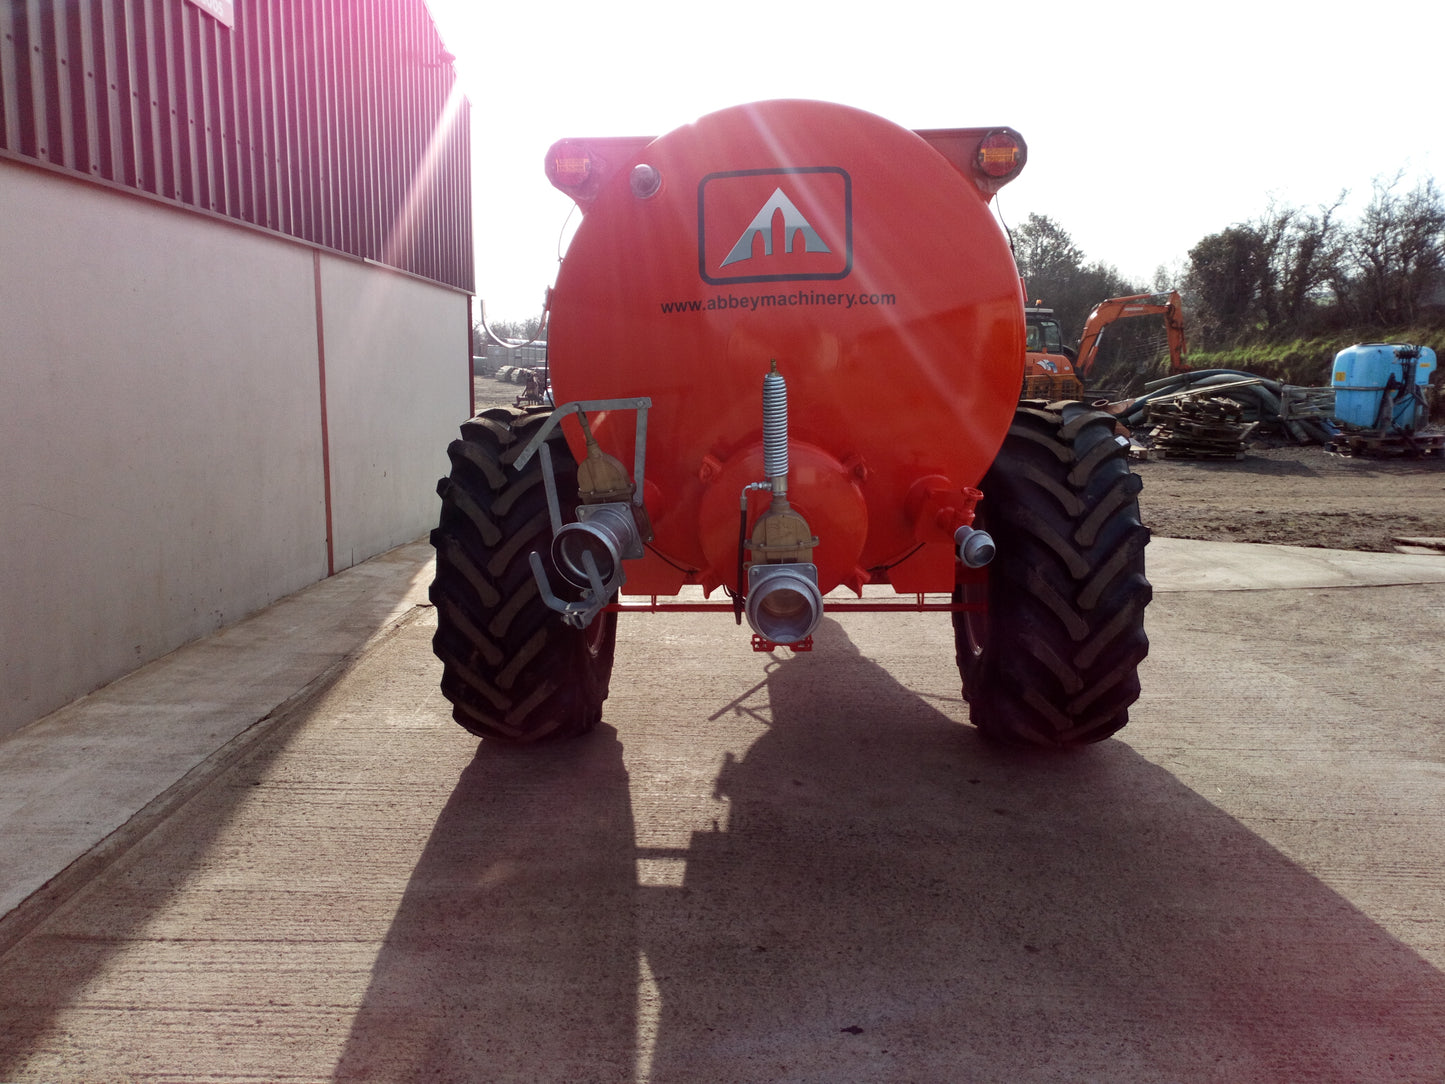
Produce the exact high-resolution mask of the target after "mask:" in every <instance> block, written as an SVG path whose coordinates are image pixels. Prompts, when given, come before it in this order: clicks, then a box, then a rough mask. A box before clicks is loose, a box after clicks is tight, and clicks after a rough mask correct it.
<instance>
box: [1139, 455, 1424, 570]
mask: <svg viewBox="0 0 1445 1084" xmlns="http://www.w3.org/2000/svg"><path fill="white" fill-rule="evenodd" d="M1134 470H1135V472H1136V473H1137V474H1138V475H1139V476H1140V477H1141V478H1143V479H1144V491H1143V493H1142V494H1140V497H1139V505H1140V509H1141V511H1142V513H1143V516H1144V522H1145V523H1147V524H1148V525H1149V526H1150V527H1151V528H1152V529H1153V531H1154V533H1155V534H1156V535H1165V536H1168V537H1171V538H1197V539H1204V540H1206V541H1212V542H1274V543H1279V544H1282V545H1289V546H1324V547H1327V548H1329V549H1345V550H1370V551H1375V552H1391V551H1394V550H1395V549H1397V548H1398V545H1399V544H1398V542H1397V539H1400V538H1413V537H1435V538H1440V537H1445V458H1442V457H1441V456H1439V455H1435V456H1426V457H1423V458H1419V459H1405V458H1395V459H1381V458H1368V459H1366V458H1355V457H1349V456H1340V455H1335V454H1333V453H1331V452H1328V451H1326V450H1325V449H1324V448H1321V447H1317V446H1305V447H1299V446H1295V445H1281V444H1264V443H1260V444H1254V445H1251V446H1250V447H1249V448H1248V449H1247V452H1246V455H1245V457H1244V458H1243V459H1239V460H1222V461H1207V460H1188V459H1154V460H1147V461H1144V462H1139V463H1136V464H1135V465H1134Z"/></svg>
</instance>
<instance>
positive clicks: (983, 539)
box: [953, 527, 998, 568]
mask: <svg viewBox="0 0 1445 1084" xmlns="http://www.w3.org/2000/svg"><path fill="white" fill-rule="evenodd" d="M953 544H954V546H955V547H956V548H957V549H958V559H959V560H960V561H962V562H963V563H964V564H965V565H967V566H968V567H969V568H982V567H983V566H984V565H986V564H988V563H989V562H990V561H992V560H993V555H994V554H995V553H996V552H997V551H998V547H997V546H995V545H994V544H993V538H992V536H991V535H990V534H989V533H988V532H987V531H976V530H974V529H973V528H972V527H960V528H959V529H958V530H956V531H954V532H953Z"/></svg>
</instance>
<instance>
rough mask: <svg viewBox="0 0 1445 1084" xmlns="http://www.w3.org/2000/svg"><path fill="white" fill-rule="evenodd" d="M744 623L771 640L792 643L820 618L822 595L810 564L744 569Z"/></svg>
mask: <svg viewBox="0 0 1445 1084" xmlns="http://www.w3.org/2000/svg"><path fill="white" fill-rule="evenodd" d="M747 615H748V624H749V625H751V626H752V629H753V631H754V632H756V633H757V634H758V635H759V636H761V637H762V638H763V639H765V640H768V641H771V642H772V643H775V644H796V643H801V642H802V641H804V640H806V639H807V638H808V637H809V636H811V635H813V630H814V629H816V628H817V627H818V622H819V621H821V620H822V619H823V595H822V592H820V591H819V590H818V568H817V566H816V565H813V564H802V563H798V564H782V565H753V566H752V567H751V568H749V569H748V603H747Z"/></svg>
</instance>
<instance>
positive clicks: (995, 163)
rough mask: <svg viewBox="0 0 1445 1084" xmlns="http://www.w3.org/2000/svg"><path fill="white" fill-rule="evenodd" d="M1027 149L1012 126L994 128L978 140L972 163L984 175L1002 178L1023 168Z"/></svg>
mask: <svg viewBox="0 0 1445 1084" xmlns="http://www.w3.org/2000/svg"><path fill="white" fill-rule="evenodd" d="M1027 157H1028V150H1027V148H1026V147H1025V146H1024V141H1023V138H1022V137H1021V136H1020V135H1019V134H1018V133H1017V132H1015V131H1014V130H1013V129H1012V128H995V129H994V130H993V131H991V132H989V133H988V135H986V136H984V137H983V139H981V140H979V144H978V153H977V155H976V156H975V158H974V163H975V165H977V167H978V171H979V172H980V173H982V174H983V175H984V176H985V177H992V178H995V179H997V180H1004V179H1006V178H1009V177H1012V176H1013V175H1014V174H1016V173H1017V172H1018V171H1019V170H1021V169H1023V168H1024V160H1025V159H1026V158H1027Z"/></svg>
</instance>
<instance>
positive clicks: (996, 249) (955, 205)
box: [548, 101, 1024, 595]
mask: <svg viewBox="0 0 1445 1084" xmlns="http://www.w3.org/2000/svg"><path fill="white" fill-rule="evenodd" d="M585 144H586V141H585V140H579V141H575V142H574V143H573V144H572V146H574V147H575V146H578V145H582V146H585ZM599 145H602V146H606V147H607V148H608V149H610V150H613V151H615V149H616V148H617V147H618V146H623V147H626V148H627V149H628V151H629V155H630V156H629V157H626V158H625V159H623V160H619V161H613V162H609V163H608V164H607V165H608V174H607V175H606V176H605V177H603V178H602V179H601V181H600V184H599V185H598V187H597V189H596V192H595V196H594V195H593V193H591V192H588V193H587V195H586V198H585V199H584V200H583V201H582V203H583V207H584V210H585V211H586V213H585V215H584V217H583V220H582V222H581V224H580V226H579V227H578V229H577V232H576V235H575V237H574V238H573V240H572V243H571V246H570V247H569V249H568V251H567V255H566V259H565V260H564V261H563V263H562V268H561V271H560V273H559V274H558V278H557V284H556V288H555V290H554V293H553V296H552V302H551V318H550V320H551V326H550V333H549V350H548V352H549V355H550V358H551V366H552V381H553V386H554V390H555V395H556V400H557V402H558V403H563V402H570V401H573V400H585V399H606V398H619V397H632V396H643V395H646V396H650V397H651V398H652V402H653V408H652V410H651V411H650V412H649V415H648V432H647V470H646V483H647V484H646V493H645V497H646V503H647V507H648V510H649V512H650V513H651V516H652V523H653V527H654V530H655V532H656V540H655V543H654V547H653V548H654V549H655V551H656V554H651V553H650V554H649V555H648V556H647V557H646V558H644V559H643V560H641V561H637V562H633V563H631V564H630V565H629V567H628V574H627V575H628V583H627V588H626V590H627V591H628V593H630V594H632V593H635V594H659V595H664V594H673V593H675V592H676V591H677V590H678V589H679V588H680V587H681V586H682V584H683V583H684V582H695V583H701V584H702V585H703V586H704V587H705V588H707V589H709V590H711V589H713V588H716V587H718V586H732V585H733V583H734V581H735V578H736V564H737V542H738V515H739V500H740V494H741V492H742V489H743V487H744V486H745V485H747V484H748V483H749V482H755V481H762V480H763V478H764V475H763V454H762V385H763V376H764V374H765V373H767V371H768V367H769V363H770V362H771V361H773V360H776V361H777V365H778V370H779V372H781V373H782V375H783V376H784V377H785V378H786V380H787V385H788V417H789V435H790V441H789V448H790V460H791V461H790V471H789V491H788V492H789V497H790V499H791V501H792V503H793V506H794V507H795V508H796V509H797V510H798V511H800V512H801V513H802V514H803V515H804V516H805V517H806V518H807V520H808V523H809V525H810V527H811V529H812V532H813V534H814V535H816V536H817V538H818V545H817V548H816V549H815V551H814V561H815V563H816V564H817V566H818V574H819V581H820V586H821V588H822V590H824V591H825V592H826V591H829V590H831V589H833V588H835V587H837V586H840V585H843V586H848V587H853V588H858V587H860V586H861V584H862V583H864V582H869V581H872V582H888V583H891V584H893V586H894V587H895V589H896V590H898V591H900V592H914V591H948V590H950V589H951V588H952V586H953V581H954V563H953V553H952V545H951V533H952V529H953V524H954V520H950V511H951V509H954V508H955V507H956V506H958V505H960V504H964V505H966V500H964V499H963V498H962V497H960V498H959V499H957V500H950V499H949V494H950V493H952V492H957V491H959V490H962V489H963V488H964V487H969V486H974V485H977V483H978V481H979V479H980V478H982V476H983V474H984V471H985V470H986V469H987V468H988V466H989V464H990V463H991V462H992V460H993V457H994V455H995V453H996V452H997V450H998V447H999V445H1000V444H1001V442H1002V440H1003V436H1004V433H1005V431H1006V430H1007V428H1008V425H1009V423H1010V420H1011V419H1012V417H1013V412H1014V408H1015V405H1016V403H1017V401H1018V393H1019V387H1020V384H1021V381H1022V374H1023V356H1024V318H1023V297H1022V293H1021V288H1020V285H1019V279H1018V273H1017V271H1016V269H1015V266H1014V262H1013V258H1012V256H1011V254H1010V252H1009V248H1008V244H1007V242H1006V240H1005V238H1004V236H1003V233H1002V230H1001V229H1000V228H999V227H998V225H997V224H996V223H995V221H994V219H993V217H992V215H991V214H990V212H989V210H988V206H987V197H986V196H985V195H984V194H983V193H982V192H981V191H980V190H979V188H978V186H977V185H976V184H975V183H974V181H973V180H972V178H971V177H970V176H968V175H966V173H965V172H964V169H963V168H960V167H956V166H955V165H953V164H950V162H949V161H948V160H946V159H945V158H944V157H943V156H942V155H941V154H940V153H938V151H936V150H934V149H933V147H931V146H930V145H929V143H927V142H925V140H924V139H923V138H921V137H920V136H918V135H916V134H915V133H913V132H910V131H908V130H906V129H904V128H900V127H898V126H896V125H894V124H892V123H889V122H888V121H885V120H882V119H880V118H878V117H876V116H873V115H871V114H868V113H864V112H861V111H858V110H855V109H850V108H846V107H843V106H837V105H830V104H826V103H822V102H806V101H774V102H762V103H756V104H753V105H746V106H739V107H736V108H732V109H727V110H723V111H721V112H718V113H714V114H711V115H709V116H706V117H703V118H702V119H701V120H699V121H697V122H696V123H694V124H691V125H688V126H686V127H683V128H679V129H677V130H676V131H674V132H671V133H669V134H668V135H664V136H662V137H660V138H658V139H655V140H653V141H651V142H647V143H644V142H642V141H623V140H612V141H599ZM639 163H645V164H646V165H649V166H651V167H653V168H654V169H655V170H656V171H657V173H658V175H659V176H660V178H661V185H660V187H659V188H658V189H657V191H656V192H655V193H653V194H652V195H650V196H639V195H637V194H636V193H635V192H634V190H633V185H632V183H631V176H632V172H633V167H634V165H637V164H639ZM965 168H966V167H965ZM642 190H643V191H646V190H647V188H646V186H643V187H642ZM592 421H593V426H594V429H595V431H596V434H597V437H598V440H599V443H601V445H602V446H603V448H604V449H606V450H607V451H609V452H611V453H612V454H614V455H616V456H618V457H619V458H620V459H621V460H622V461H623V462H624V463H629V464H630V463H631V462H632V456H633V447H632V445H633V432H634V417H633V415H632V414H630V413H623V412H612V413H610V414H599V415H597V416H596V417H595V418H593V419H592ZM567 430H568V436H569V440H571V441H572V442H573V450H574V452H576V453H577V454H579V455H580V454H581V452H582V446H581V440H580V436H579V433H578V430H577V427H576V426H575V424H574V423H573V422H571V421H570V420H569V421H568V422H567ZM930 487H931V488H932V489H933V490H934V491H935V492H934V494H933V495H932V496H931V497H930V498H929V499H928V500H920V497H921V496H922V494H923V491H924V490H926V489H928V488H930ZM910 495H912V499H910ZM765 505H766V496H765V495H762V494H759V495H757V496H755V497H754V498H753V499H752V501H751V502H750V508H751V516H754V517H755V516H756V515H758V514H760V513H761V511H762V510H763V508H764V507H765ZM955 520H956V517H955ZM920 543H922V545H921V546H920ZM658 555H661V556H658Z"/></svg>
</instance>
